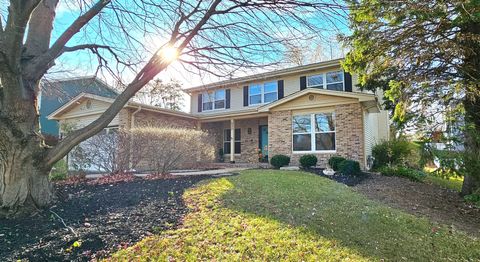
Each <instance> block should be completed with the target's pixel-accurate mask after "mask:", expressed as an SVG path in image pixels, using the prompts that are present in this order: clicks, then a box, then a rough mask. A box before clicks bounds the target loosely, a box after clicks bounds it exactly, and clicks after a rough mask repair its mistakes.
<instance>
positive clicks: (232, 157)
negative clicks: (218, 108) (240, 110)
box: [199, 115, 268, 164]
mask: <svg viewBox="0 0 480 262" xmlns="http://www.w3.org/2000/svg"><path fill="white" fill-rule="evenodd" d="M199 128H200V129H202V130H205V131H207V132H208V133H210V134H211V135H212V136H213V137H214V140H215V141H214V143H215V155H216V158H217V159H216V160H217V161H218V162H225V163H237V164H238V163H250V164H254V163H262V162H268V116H267V115H262V116H256V117H245V116H244V117H232V118H222V119H211V120H202V121H201V122H200V123H199Z"/></svg>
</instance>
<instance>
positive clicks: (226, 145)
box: [223, 142, 230, 154]
mask: <svg viewBox="0 0 480 262" xmlns="http://www.w3.org/2000/svg"><path fill="white" fill-rule="evenodd" d="M223 153H224V154H230V143H227V142H225V143H223Z"/></svg>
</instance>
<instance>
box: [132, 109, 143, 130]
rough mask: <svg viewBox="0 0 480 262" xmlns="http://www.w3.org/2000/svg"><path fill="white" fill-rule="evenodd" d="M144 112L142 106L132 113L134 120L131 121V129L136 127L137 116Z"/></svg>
mask: <svg viewBox="0 0 480 262" xmlns="http://www.w3.org/2000/svg"><path fill="white" fill-rule="evenodd" d="M141 110H142V106H141V105H140V106H138V108H137V110H135V111H134V112H133V113H132V119H131V120H130V129H132V128H134V127H135V115H136V114H137V113H138V112H140V111H141Z"/></svg>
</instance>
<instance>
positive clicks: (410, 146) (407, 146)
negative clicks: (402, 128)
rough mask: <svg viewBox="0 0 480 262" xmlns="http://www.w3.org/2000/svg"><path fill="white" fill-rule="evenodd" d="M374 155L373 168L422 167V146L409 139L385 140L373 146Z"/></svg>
mask: <svg viewBox="0 0 480 262" xmlns="http://www.w3.org/2000/svg"><path fill="white" fill-rule="evenodd" d="M372 155H373V157H374V158H375V160H374V162H373V169H378V168H381V167H384V166H407V167H410V168H416V169H419V168H421V167H420V162H421V161H420V160H421V157H420V147H419V146H418V145H417V144H415V143H412V142H409V141H405V140H389V141H383V142H381V143H380V144H377V145H375V146H374V147H373V148H372Z"/></svg>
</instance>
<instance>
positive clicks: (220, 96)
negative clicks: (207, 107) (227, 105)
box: [215, 89, 225, 100]
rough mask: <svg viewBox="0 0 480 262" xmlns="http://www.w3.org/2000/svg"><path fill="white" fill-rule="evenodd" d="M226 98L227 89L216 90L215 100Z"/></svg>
mask: <svg viewBox="0 0 480 262" xmlns="http://www.w3.org/2000/svg"><path fill="white" fill-rule="evenodd" d="M224 99H225V90H223V89H222V90H217V91H215V100H224Z"/></svg>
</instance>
